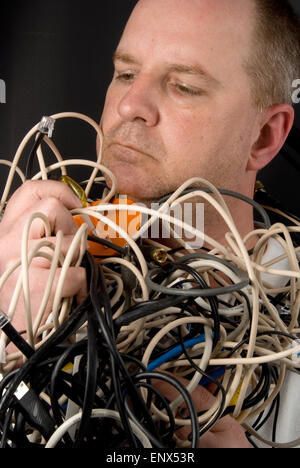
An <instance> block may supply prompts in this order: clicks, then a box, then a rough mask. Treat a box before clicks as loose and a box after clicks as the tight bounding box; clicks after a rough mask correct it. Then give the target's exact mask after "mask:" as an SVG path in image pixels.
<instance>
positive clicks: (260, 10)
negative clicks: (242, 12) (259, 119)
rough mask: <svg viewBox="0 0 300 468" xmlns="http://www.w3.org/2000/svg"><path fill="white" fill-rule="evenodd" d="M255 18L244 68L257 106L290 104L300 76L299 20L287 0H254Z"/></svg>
mask: <svg viewBox="0 0 300 468" xmlns="http://www.w3.org/2000/svg"><path fill="white" fill-rule="evenodd" d="M254 2H255V10H256V18H255V26H254V31H253V38H252V51H251V53H250V57H248V58H247V59H246V63H245V66H246V70H247V73H248V74H249V77H250V79H251V82H252V94H253V99H254V103H255V104H256V105H257V106H258V107H260V108H266V107H268V106H271V105H275V104H283V103H288V104H291V105H292V104H293V102H292V94H293V91H294V89H293V81H294V80H296V79H299V78H300V20H299V17H298V15H297V14H296V12H295V11H294V9H293V7H292V6H291V4H290V3H289V1H288V0H254Z"/></svg>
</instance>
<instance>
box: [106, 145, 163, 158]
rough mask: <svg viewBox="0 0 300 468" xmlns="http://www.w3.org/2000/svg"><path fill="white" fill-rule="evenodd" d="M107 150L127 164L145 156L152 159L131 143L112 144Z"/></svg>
mask: <svg viewBox="0 0 300 468" xmlns="http://www.w3.org/2000/svg"><path fill="white" fill-rule="evenodd" d="M109 148H110V150H111V151H112V153H113V154H115V155H116V156H117V157H118V158H120V159H125V160H128V162H129V160H132V161H134V160H137V159H139V158H141V157H145V156H146V157H148V158H152V159H154V158H153V156H152V155H151V154H149V153H147V152H146V151H143V149H141V148H139V147H138V146H135V145H133V144H131V143H123V142H122V143H120V142H113V143H111V144H110V145H109Z"/></svg>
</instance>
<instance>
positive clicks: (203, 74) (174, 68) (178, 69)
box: [113, 50, 221, 87]
mask: <svg viewBox="0 0 300 468" xmlns="http://www.w3.org/2000/svg"><path fill="white" fill-rule="evenodd" d="M116 61H118V62H122V63H125V64H128V65H139V61H138V60H137V59H135V58H134V57H133V56H132V55H130V54H128V53H126V52H122V51H118V50H116V52H115V53H114V54H113V62H116ZM166 69H167V71H168V72H169V73H184V74H187V75H194V76H199V77H200V78H201V79H203V80H205V81H207V83H209V84H213V85H214V86H218V87H219V86H221V83H220V81H219V80H217V78H215V77H213V76H212V75H211V74H210V73H209V72H208V71H206V70H205V69H204V68H203V67H201V66H200V65H198V64H193V65H188V64H183V63H169V64H167V65H166Z"/></svg>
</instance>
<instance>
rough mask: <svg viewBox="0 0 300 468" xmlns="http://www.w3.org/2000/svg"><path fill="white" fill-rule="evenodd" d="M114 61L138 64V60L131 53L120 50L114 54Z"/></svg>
mask: <svg viewBox="0 0 300 468" xmlns="http://www.w3.org/2000/svg"><path fill="white" fill-rule="evenodd" d="M113 62H114V63H115V62H122V63H127V64H129V65H137V64H138V61H137V60H136V59H135V58H134V57H133V56H132V55H130V54H127V53H126V52H122V51H119V50H116V51H115V53H114V54H113Z"/></svg>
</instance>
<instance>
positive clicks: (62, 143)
mask: <svg viewBox="0 0 300 468" xmlns="http://www.w3.org/2000/svg"><path fill="white" fill-rule="evenodd" d="M187 1H188V0H187ZM292 3H293V5H294V6H295V8H296V10H297V12H298V13H299V15H300V2H299V0H293V1H292ZM134 4H135V1H134V0H106V1H103V0H102V1H101V0H98V1H96V0H48V2H47V1H43V0H22V1H21V0H11V1H9V2H8V1H7V2H3V1H2V2H1V3H0V9H1V10H0V79H3V80H4V81H5V83H6V103H5V104H0V159H1V158H2V159H9V160H12V159H13V157H14V154H15V152H16V150H17V148H18V146H19V144H20V142H21V140H22V139H23V137H24V136H25V135H26V134H27V132H28V131H29V130H30V129H31V128H32V127H33V126H34V125H35V124H36V123H38V122H39V121H40V119H41V117H42V116H43V115H52V114H55V113H59V112H65V111H72V112H80V113H83V114H86V115H88V116H89V117H91V118H93V119H94V120H96V121H99V119H100V116H101V112H102V108H103V103H104V98H105V90H106V88H107V86H108V84H109V82H110V79H111V76H112V62H111V56H112V53H113V51H114V49H115V47H116V46H117V44H118V41H119V38H120V35H121V32H122V29H123V27H124V25H125V22H126V20H127V18H128V16H129V14H130V11H131V10H132V8H133V6H134ZM295 78H300V77H295ZM295 109H296V122H295V126H294V129H293V132H292V133H291V136H290V137H289V139H288V142H287V144H286V145H285V147H284V150H283V151H282V152H281V154H280V155H278V156H277V158H275V160H274V161H273V162H272V163H271V165H270V166H268V168H266V169H264V171H262V173H261V174H260V176H259V178H260V180H262V181H263V183H264V184H265V187H266V189H267V190H268V192H269V193H270V194H271V195H272V196H273V197H274V198H275V199H277V200H279V201H280V202H281V203H282V204H283V206H284V207H285V208H286V209H287V210H289V211H292V212H294V213H295V214H297V215H298V216H300V202H299V182H300V173H299V170H297V166H298V168H299V167H300V159H299V158H300V155H299V153H300V150H299V146H300V141H299V138H298V132H299V131H300V104H298V105H296V106H295ZM54 136H55V138H54V141H55V144H56V145H57V146H58V148H59V149H60V151H61V152H62V154H63V156H64V158H65V159H66V158H69V157H72V158H77V157H79V158H87V159H90V160H95V158H96V151H95V132H94V130H93V129H91V128H90V127H89V126H88V125H87V124H85V123H82V122H80V121H77V120H74V119H67V120H66V119H64V120H63V121H61V120H59V121H57V123H56V127H55V134H54ZM24 164H25V161H23V162H21V164H20V166H21V168H22V169H24ZM80 171H81V172H80V176H82V175H83V174H82V172H84V170H83V169H80ZM7 173H8V169H6V168H5V166H2V165H0V193H1V192H2V187H3V184H4V182H5V181H6V177H7ZM80 180H82V178H81V177H80Z"/></svg>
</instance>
